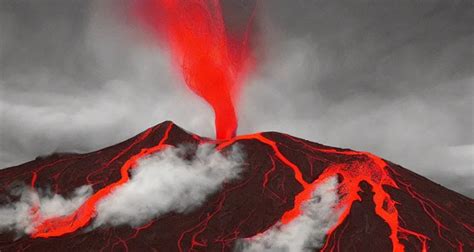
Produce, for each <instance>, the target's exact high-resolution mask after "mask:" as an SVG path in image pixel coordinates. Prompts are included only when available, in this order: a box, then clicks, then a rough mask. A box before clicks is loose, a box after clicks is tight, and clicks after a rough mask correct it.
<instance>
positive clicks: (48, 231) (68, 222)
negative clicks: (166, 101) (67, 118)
mask: <svg viewBox="0 0 474 252" xmlns="http://www.w3.org/2000/svg"><path fill="white" fill-rule="evenodd" d="M171 128H172V124H170V125H169V126H168V128H167V129H166V132H165V135H164V137H163V138H162V139H161V141H160V142H159V143H158V145H156V146H154V147H151V148H147V149H143V150H141V151H140V153H138V154H137V155H134V156H133V157H131V158H130V159H128V160H127V162H125V164H124V165H123V166H122V167H121V169H120V175H121V178H120V180H119V181H116V182H114V183H112V184H110V185H108V186H106V187H104V188H102V189H100V190H99V191H97V192H96V193H94V194H93V195H92V196H91V197H90V198H88V199H87V200H86V202H84V203H83V204H82V205H81V206H80V207H79V209H77V210H76V211H74V212H73V213H71V214H69V215H66V216H60V217H53V218H50V219H42V218H41V213H40V212H39V206H34V207H33V209H32V212H33V213H32V214H34V216H33V220H34V221H35V224H36V225H35V227H34V229H35V230H34V232H33V233H32V234H31V237H33V238H39V237H42V238H48V237H57V236H62V235H64V234H69V233H72V232H74V231H76V230H78V229H80V228H82V227H84V226H86V225H87V224H88V223H89V222H90V221H91V220H92V218H94V217H95V216H96V214H97V213H96V206H97V203H98V202H99V201H100V200H101V199H103V198H104V197H106V196H107V195H109V194H110V193H111V192H112V191H113V190H114V189H115V188H117V187H119V186H120V185H123V184H124V183H126V182H127V181H128V180H129V178H130V176H129V173H128V172H129V170H130V169H133V168H134V167H135V165H136V164H137V161H138V160H139V159H140V158H142V157H144V156H147V155H150V154H152V153H155V152H157V151H159V150H162V149H163V148H165V147H166V146H167V145H166V144H164V142H165V141H166V139H167V138H168V134H169V131H170V130H171ZM150 133H151V129H149V130H147V131H146V132H144V133H143V134H142V135H141V136H140V137H139V138H138V139H139V140H140V139H145V138H146V137H147V136H148V135H149V134H150ZM35 179H36V178H35V177H33V181H35ZM33 183H34V182H32V184H33Z"/></svg>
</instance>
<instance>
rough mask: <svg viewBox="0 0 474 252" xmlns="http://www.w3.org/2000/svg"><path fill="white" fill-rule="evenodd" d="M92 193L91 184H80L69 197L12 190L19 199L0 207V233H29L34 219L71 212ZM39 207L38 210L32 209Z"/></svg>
mask: <svg viewBox="0 0 474 252" xmlns="http://www.w3.org/2000/svg"><path fill="white" fill-rule="evenodd" d="M91 194H92V187H91V186H88V185H87V186H81V187H79V188H77V189H76V190H74V192H73V193H72V194H71V195H70V196H69V197H63V196H61V195H59V194H53V193H50V192H48V193H41V192H40V193H38V192H36V191H34V190H32V189H31V188H28V187H22V188H21V189H18V190H15V191H12V195H16V196H19V197H20V200H19V201H17V202H14V203H11V204H9V205H6V206H1V207H0V233H1V232H10V231H14V232H16V233H18V234H29V233H31V232H32V231H33V229H34V225H35V222H34V219H36V218H41V219H43V218H51V217H55V216H62V215H67V214H70V213H72V212H73V211H74V210H76V209H77V208H78V207H79V206H80V205H81V204H82V203H84V201H85V200H86V199H87V198H88V197H89V196H90V195H91ZM35 207H39V209H37V210H38V211H33V209H34V208H35Z"/></svg>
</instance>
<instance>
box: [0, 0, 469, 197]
mask: <svg viewBox="0 0 474 252" xmlns="http://www.w3.org/2000/svg"><path fill="white" fill-rule="evenodd" d="M127 4H128V1H127V0H119V1H112V0H106V1H99V0H70V1H64V0H2V1H0V167H8V166H12V165H16V164H20V163H22V162H25V161H28V160H31V159H33V158H35V157H36V156H38V155H45V154H49V153H52V152H64V151H74V152H88V151H93V150H96V149H98V148H102V147H105V146H109V145H111V144H114V143H117V142H119V141H122V140H124V139H126V138H129V137H131V136H133V135H135V134H137V133H139V132H141V131H143V130H145V129H146V128H147V127H150V126H153V125H155V124H157V123H160V122H162V121H164V120H173V121H174V122H176V123H177V124H178V125H180V126H182V127H183V128H185V129H187V130H189V131H192V132H196V133H199V134H201V135H204V136H213V134H214V127H213V114H212V112H211V110H210V109H209V107H208V106H207V105H206V104H204V103H203V102H202V101H201V100H200V99H199V98H197V97H196V96H194V95H193V94H192V93H191V92H190V91H188V90H187V89H186V88H185V85H184V84H183V83H182V79H181V77H180V76H179V73H178V72H176V71H175V69H174V68H172V67H171V66H170V60H169V56H168V53H167V51H166V49H164V48H163V47H162V46H161V45H160V44H159V43H156V41H155V40H154V38H152V36H150V34H147V33H146V32H145V31H144V30H143V29H140V28H139V27H138V26H137V24H136V23H134V22H133V20H131V18H130V17H129V16H128V14H127ZM253 6H255V1H254V0H225V1H224V10H225V12H224V15H225V19H226V21H227V22H228V23H229V24H232V25H236V24H239V23H240V22H244V21H245V20H246V19H247V18H248V15H249V13H250V10H251V9H252V8H253ZM253 44H254V51H255V55H256V58H257V65H256V69H255V71H254V72H253V74H252V76H251V77H250V78H249V79H248V80H247V82H246V83H245V86H244V90H243V94H242V96H241V99H240V101H239V118H240V127H239V130H238V132H239V134H243V133H251V132H255V131H269V130H277V131H281V132H286V133H290V134H292V135H295V136H299V137H303V138H306V139H309V140H312V141H315V142H320V143H323V144H328V145H334V146H339V147H349V148H353V149H357V150H365V151H370V152H373V153H375V154H377V155H379V156H382V157H384V158H386V159H389V160H391V161H393V162H395V163H398V164H400V165H402V166H405V167H407V168H409V169H411V170H413V171H415V172H417V173H420V174H422V175H424V176H427V177H429V178H430V179H432V180H434V181H436V182H438V183H441V184H443V185H445V186H447V187H449V188H451V189H454V190H457V191H459V192H461V193H464V194H466V195H469V196H471V197H472V196H474V183H472V181H473V179H474V167H473V166H474V134H473V113H474V111H473V95H474V2H473V1H471V0H449V1H448V0H439V1H435V0H417V1H413V0H409V1H408V0H397V1H392V0H390V1H389V0H382V1H380V0H363V1H354V0H346V1H344V0H338V1H335V0H292V1H288V0H271V1H270V0H268V1H260V2H259V3H258V5H257V19H256V28H255V32H254V39H253Z"/></svg>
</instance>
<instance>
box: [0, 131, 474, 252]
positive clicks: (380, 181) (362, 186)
mask: <svg viewBox="0 0 474 252" xmlns="http://www.w3.org/2000/svg"><path fill="white" fill-rule="evenodd" d="M204 142H211V143H212V141H210V140H209V139H204V138H200V137H199V136H196V135H193V134H190V133H188V132H185V131H184V130H182V129H181V128H179V127H178V126H176V125H174V124H173V123H171V122H164V123H162V124H159V125H157V126H155V127H153V128H150V129H148V130H147V131H145V132H143V133H141V134H139V135H137V136H135V137H133V138H131V139H129V140H127V141H124V142H122V143H119V144H117V145H114V146H111V147H108V148H105V149H102V150H99V151H96V152H92V153H87V154H54V155H51V156H48V157H42V158H37V159H36V160H34V161H31V162H28V163H25V164H22V165H19V166H15V167H10V168H7V169H3V170H0V204H2V205H4V204H7V203H8V202H11V201H12V200H15V199H14V196H12V195H10V192H11V189H12V188H13V187H15V186H16V185H18V183H21V182H23V183H25V184H28V185H31V186H33V187H34V188H48V187H49V188H51V189H52V190H53V191H54V192H55V193H58V194H61V195H67V194H68V193H71V192H72V191H73V190H74V189H75V188H77V187H80V186H82V185H86V184H89V185H92V186H93V189H94V192H99V191H101V190H103V189H104V188H107V186H110V185H111V184H113V183H114V182H116V181H119V180H121V179H122V178H123V175H124V174H123V169H124V167H125V166H127V165H129V166H130V168H133V164H130V160H131V159H132V158H133V157H136V156H137V155H138V154H140V153H143V150H148V152H147V151H145V153H151V152H152V151H160V150H161V146H162V145H163V146H164V145H172V146H178V145H181V144H199V143H204ZM214 144H216V148H217V149H219V150H222V151H225V150H226V149H227V148H229V147H230V146H232V145H234V144H239V145H240V146H241V148H242V150H243V152H244V153H245V156H246V159H245V165H244V170H243V173H242V176H241V178H240V179H239V180H235V181H232V182H230V183H228V184H226V185H225V186H224V187H223V189H222V190H221V191H220V192H219V193H216V194H213V195H212V196H211V197H209V198H208V199H207V201H206V203H205V204H204V205H202V206H201V207H199V208H198V209H195V210H193V211H192V212H189V213H186V214H177V213H171V214H167V215H164V216H161V217H160V218H159V219H157V220H153V221H151V222H149V223H147V224H145V225H143V226H140V227H133V228H132V227H129V226H119V227H106V228H98V229H94V230H89V229H87V225H88V224H90V219H84V222H83V223H82V224H81V225H79V224H78V223H79V221H78V219H79V220H80V219H81V217H83V216H82V215H83V213H76V214H75V215H72V216H70V218H63V219H61V220H60V221H57V222H56V224H55V225H53V226H51V225H50V226H44V227H42V226H40V227H39V228H38V230H37V231H36V232H35V233H32V234H29V236H27V235H25V236H21V237H18V235H17V234H15V233H13V232H9V233H3V234H0V251H10V250H13V251H17V250H27V251H38V250H47V251H51V250H53V251H57V250H106V251H111V250H119V251H120V250H132V251H148V250H155V249H157V250H159V251H190V250H194V251H231V250H233V249H234V246H235V242H236V241H237V240H238V239H240V238H248V237H253V236H255V235H257V234H259V233H262V232H264V231H265V230H267V229H269V228H270V227H271V226H273V225H274V224H275V223H277V222H278V221H281V222H282V223H287V222H291V219H292V218H293V217H294V215H297V214H298V207H299V204H301V202H300V201H301V199H303V200H304V199H305V195H307V194H308V192H311V191H312V190H314V188H316V187H317V186H318V183H319V181H320V180H322V179H323V178H324V177H328V176H337V177H338V179H339V181H340V188H339V194H340V197H341V204H342V205H344V206H346V208H345V209H346V210H345V211H344V212H343V213H342V215H341V217H340V219H339V221H338V223H337V224H336V225H334V227H333V228H332V229H331V230H330V231H329V232H328V235H327V237H326V240H325V243H324V245H323V246H322V248H321V250H322V251H403V250H405V251H426V250H427V251H472V250H473V249H474V201H473V200H472V199H470V198H467V197H465V196H463V195H460V194H458V193H456V192H453V191H451V190H449V189H446V188H444V187H442V186H440V185H438V184H436V183H434V182H432V181H430V180H428V179H426V178H424V177H422V176H420V175H418V174H415V173H413V172H411V171H409V170H407V169H405V168H403V167H400V166H398V165H396V164H393V163H391V162H388V161H385V160H383V159H380V158H378V157H376V156H374V155H371V154H370V153H362V152H356V151H352V150H349V149H339V148H333V147H328V146H323V145H320V144H316V143H312V142H309V141H306V140H303V139H299V138H295V137H291V136H289V135H285V134H281V133H275V132H266V133H258V134H254V135H249V136H239V137H237V138H234V139H232V140H229V141H224V142H219V143H214ZM121 172H122V173H121ZM65 221H70V222H71V223H69V222H68V223H66V224H64V222H65ZM57 223H59V224H57ZM60 225H63V226H61V228H58V226H60ZM64 225H66V227H67V228H70V227H71V226H74V228H73V229H69V231H64V228H65V227H64ZM58 230H59V231H58ZM61 230H63V231H64V232H63V231H61ZM60 231H61V232H60Z"/></svg>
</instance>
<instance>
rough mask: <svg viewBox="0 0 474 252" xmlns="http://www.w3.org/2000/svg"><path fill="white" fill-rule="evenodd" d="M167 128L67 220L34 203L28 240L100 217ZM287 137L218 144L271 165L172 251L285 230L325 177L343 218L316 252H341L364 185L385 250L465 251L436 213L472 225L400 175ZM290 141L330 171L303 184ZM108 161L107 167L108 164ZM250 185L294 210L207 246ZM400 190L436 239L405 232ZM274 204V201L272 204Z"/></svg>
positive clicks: (219, 203)
mask: <svg viewBox="0 0 474 252" xmlns="http://www.w3.org/2000/svg"><path fill="white" fill-rule="evenodd" d="M172 128H173V124H169V125H167V126H166V128H165V127H164V128H163V132H164V133H163V135H162V137H161V139H160V140H158V141H156V140H154V141H153V144H152V145H151V146H150V145H148V146H147V147H146V148H143V149H141V151H138V150H137V152H136V153H138V154H135V155H131V156H129V157H128V158H127V159H125V161H124V163H123V165H122V166H121V168H120V177H119V178H118V179H116V180H114V181H112V182H111V183H109V184H108V185H106V186H105V187H103V188H101V189H99V190H97V191H96V192H95V193H94V194H93V195H92V196H90V197H89V198H88V199H87V200H86V201H85V203H84V204H83V205H82V206H80V207H79V208H78V209H77V210H76V211H74V212H73V213H71V214H69V215H67V216H58V217H53V218H48V219H45V218H44V217H42V216H41V205H40V204H39V203H38V205H34V206H33V207H32V209H31V214H32V220H33V222H34V223H33V224H34V227H35V230H34V232H33V233H32V234H31V237H32V238H51V237H60V236H63V235H66V234H70V233H74V232H76V231H79V230H80V229H81V228H83V227H86V226H87V225H89V224H90V223H91V222H92V220H93V219H94V218H95V216H96V215H97V212H96V211H97V210H96V207H97V204H98V203H99V202H100V201H101V200H102V199H103V198H105V197H107V196H108V195H109V194H110V192H111V191H113V190H114V189H115V188H117V187H119V186H121V185H123V184H124V183H127V181H128V180H129V179H130V177H129V176H130V175H129V170H130V169H133V168H135V166H136V163H137V161H138V160H139V159H140V158H143V157H145V156H147V155H150V154H152V153H154V152H156V151H160V150H162V149H163V148H166V146H168V143H169V144H172V143H173V141H171V142H169V139H168V138H171V136H174V137H176V135H174V134H175V133H173V131H172ZM165 129H166V130H165ZM151 132H152V131H151V130H148V131H146V132H144V133H143V134H141V135H139V136H138V137H136V138H135V139H134V141H133V142H131V144H130V145H128V146H126V147H123V149H121V150H120V151H118V152H117V153H116V154H115V155H113V156H111V159H110V160H118V159H119V158H120V156H121V155H124V153H125V152H126V150H129V149H131V148H133V146H136V145H140V143H141V142H143V141H144V140H145V139H147V138H151V137H150V134H152V133H151ZM170 132H171V133H170ZM190 138H191V139H195V140H197V141H196V143H197V144H203V143H209V142H214V141H210V140H209V139H205V138H199V137H198V136H195V135H194V136H192V137H190ZM285 138H286V139H287V140H286V141H287V142H284V141H279V140H275V139H274V138H272V137H271V135H268V136H267V135H266V133H256V134H252V135H246V136H237V137H235V138H232V139H229V140H225V141H218V142H215V143H216V144H217V145H216V149H217V150H218V151H223V152H225V149H226V148H227V147H230V146H232V145H233V144H234V143H239V144H244V146H255V147H257V148H258V149H260V150H261V151H262V152H261V153H260V154H263V153H267V154H268V156H266V157H268V158H269V160H268V161H269V162H267V164H268V165H269V167H265V166H264V167H261V166H259V164H260V163H252V164H253V166H252V167H249V169H250V170H254V171H255V172H259V171H262V169H263V170H264V171H263V172H262V173H260V174H261V177H260V178H261V180H257V181H261V184H258V183H257V184H255V183H253V184H248V182H249V181H250V180H251V179H254V178H253V177H252V176H247V177H246V178H245V179H242V181H239V182H237V183H235V184H233V185H231V186H226V187H225V188H224V189H223V190H222V191H220V192H219V194H218V197H216V198H214V199H213V200H212V202H208V203H209V205H211V206H212V207H211V208H209V210H208V211H204V212H200V213H199V214H200V217H199V218H198V221H196V222H195V223H193V224H192V225H189V226H186V228H183V229H181V230H179V233H176V236H175V237H176V240H173V241H171V242H177V244H176V245H177V249H178V250H179V251H192V250H199V249H200V248H207V247H208V246H211V243H212V242H219V243H222V247H223V248H231V247H232V244H234V242H235V241H236V240H238V239H241V238H248V237H251V238H252V237H256V236H258V235H259V234H262V233H263V232H265V230H266V229H268V228H270V227H271V226H272V225H274V224H275V223H276V221H278V220H279V221H280V223H281V224H282V225H287V224H289V223H291V222H292V221H294V220H295V219H296V218H298V217H299V216H300V215H301V214H302V206H303V204H304V203H305V202H306V201H307V200H309V199H310V198H311V196H312V193H313V192H314V190H315V189H316V188H318V187H319V186H320V184H321V183H322V182H324V181H326V180H327V178H329V177H334V176H337V177H338V179H339V182H340V183H339V186H338V193H339V195H340V200H339V203H338V205H337V206H336V209H334V210H335V212H338V213H340V215H338V216H339V217H338V220H337V222H336V224H334V225H333V227H331V229H330V230H329V231H328V232H327V238H326V240H325V243H324V245H323V247H322V248H321V251H339V249H340V248H344V239H347V235H348V234H344V230H345V227H346V225H347V223H348V222H351V219H350V218H351V215H352V213H353V210H354V209H355V208H356V207H354V206H357V204H360V202H363V201H366V200H367V198H364V197H365V196H363V194H361V193H362V192H363V191H365V190H364V189H363V188H362V187H361V184H368V186H369V187H370V191H371V193H372V196H371V197H370V199H369V200H370V201H371V202H372V203H373V208H364V211H367V212H366V213H368V214H371V215H373V216H376V218H377V219H380V221H381V222H382V223H384V224H383V225H384V226H385V227H386V228H387V233H385V234H384V236H383V237H385V239H386V240H387V243H388V246H390V249H388V247H385V248H387V250H385V251H389V250H391V251H397V252H398V251H405V250H406V249H407V250H410V249H411V248H413V247H410V248H408V247H407V244H408V246H413V244H414V243H415V244H417V245H416V246H415V248H417V250H416V251H427V250H428V249H430V248H433V247H432V244H433V243H432V242H433V241H434V240H437V242H439V240H443V241H445V242H446V244H448V246H450V247H452V248H453V249H455V250H458V251H462V247H463V246H464V244H463V243H462V242H461V241H460V240H457V238H456V237H454V238H453V237H452V236H451V235H450V232H451V228H452V227H453V226H450V225H451V224H452V223H451V224H450V223H446V222H445V221H446V220H443V218H442V217H441V215H440V213H442V214H443V215H444V214H447V215H450V216H452V217H453V220H455V222H456V223H455V224H454V225H459V226H460V227H461V226H462V227H464V228H465V229H466V230H468V231H469V232H472V230H473V229H472V226H471V225H470V224H469V223H463V222H462V221H460V220H457V219H455V218H454V217H455V216H453V213H451V212H450V211H449V209H447V208H444V207H443V206H442V205H440V204H439V203H436V202H434V201H432V200H431V199H429V198H427V197H425V196H423V195H422V194H420V193H419V192H418V191H416V190H413V189H412V186H411V185H410V184H408V183H407V182H405V181H402V180H399V179H398V177H397V176H398V173H397V170H394V169H393V167H392V166H391V165H388V164H387V162H385V161H384V160H383V159H381V158H379V157H377V156H375V155H373V154H370V153H366V152H358V151H353V150H346V149H337V148H332V147H326V146H321V147H319V146H318V145H313V144H309V143H307V142H305V141H304V140H301V139H297V138H294V137H291V136H288V135H285ZM288 142H292V144H296V146H298V148H297V149H298V150H297V151H298V152H300V153H302V154H304V153H308V154H309V155H311V156H313V157H328V158H329V159H327V160H326V161H325V163H326V164H327V166H324V168H323V169H322V170H321V173H319V174H318V175H317V176H314V177H312V178H308V177H307V174H308V170H307V169H306V168H305V167H304V166H302V165H303V163H304V162H302V161H303V160H304V158H302V159H301V158H297V157H295V156H293V154H291V153H295V152H290V153H288V152H287V151H288V150H289V147H290V146H291V145H287V144H288ZM292 151H293V150H292ZM257 156H261V155H256V156H255V157H257ZM309 157H310V156H307V158H309ZM257 158H259V157H257ZM295 158H296V159H295ZM249 160H252V159H249ZM56 162H61V161H56ZM56 162H55V163H56ZM108 163H109V162H107V163H106V164H108ZM263 163H264V162H263ZM263 163H262V164H263ZM48 165H49V164H48ZM255 165H256V166H255ZM43 167H46V166H39V170H41V169H43ZM39 170H35V172H33V173H32V176H31V185H32V186H35V183H37V180H38V178H39V175H38V174H37V173H38V172H39ZM282 170H285V173H282ZM95 171H96V170H93V172H95ZM277 172H278V173H279V174H287V175H285V177H284V178H285V179H287V178H288V179H289V180H290V181H287V180H278V179H277V178H278V177H276V176H274V175H275V173H277ZM288 175H290V177H288ZM291 175H293V176H291ZM275 179H277V180H275ZM87 181H88V182H89V177H88V178H87ZM277 181H279V182H277ZM283 181H285V182H283ZM280 182H281V184H280ZM91 183H92V182H91ZM290 184H293V185H298V186H300V189H297V190H296V191H294V194H291V195H285V194H280V193H275V192H274V191H272V190H274V189H275V188H279V187H285V186H286V185H290ZM247 186H256V187H257V188H262V189H263V190H262V191H263V192H265V193H264V194H266V195H267V196H268V197H270V198H273V199H275V200H276V201H281V202H282V203H285V202H291V205H289V207H287V208H285V211H283V212H280V214H279V215H278V216H277V218H276V219H274V220H273V222H272V223H270V224H272V225H266V226H262V227H261V228H259V229H257V230H254V231H252V233H250V235H249V233H247V235H245V233H241V232H245V231H244V228H243V226H242V225H247V224H244V223H247V222H248V220H249V218H251V215H252V214H251V212H250V215H243V216H240V218H241V219H239V222H238V223H237V224H235V223H234V224H233V225H235V227H234V228H233V229H232V228H231V229H229V230H227V231H228V232H224V231H222V233H219V235H218V236H217V237H215V239H216V240H212V241H211V240H207V239H208V238H207V236H205V232H207V231H209V230H214V229H215V226H213V225H216V224H215V222H216V219H218V221H219V223H220V224H222V223H223V222H221V221H222V220H221V219H219V218H223V216H226V214H225V213H226V212H227V213H228V211H229V208H228V206H227V208H226V204H228V203H229V202H227V200H228V197H229V195H231V194H233V193H234V191H237V190H242V189H243V188H245V187H247ZM402 189H406V196H408V197H410V199H412V200H415V202H416V203H417V204H418V205H420V206H421V208H420V210H421V211H422V212H424V215H421V216H427V217H428V218H430V219H431V222H432V223H434V224H435V226H434V228H435V229H436V232H435V233H433V232H431V233H426V231H427V230H426V229H424V226H423V227H421V229H420V228H419V227H418V226H410V224H407V221H406V219H405V217H406V212H404V211H406V210H404V208H403V207H404V203H406V202H407V201H406V200H405V201H404V200H402V201H399V199H397V200H395V199H394V195H393V194H391V193H390V190H402ZM257 191H258V190H257ZM252 192H255V190H252ZM276 201H274V202H275V203H276ZM226 202H227V203H226ZM231 205H232V203H231ZM435 209H436V210H435ZM404 214H405V215H404ZM173 218H174V217H173ZM161 221H162V220H161ZM159 222H160V220H156V219H154V220H150V222H149V223H146V224H144V225H143V226H141V227H138V228H134V230H135V231H134V232H133V234H130V236H129V238H127V239H126V240H128V239H130V240H131V239H134V237H136V236H137V235H138V233H139V232H141V231H143V230H145V229H148V228H150V227H152V226H154V225H155V224H156V223H159ZM213 222H214V223H213ZM220 224H219V225H220ZM227 224H228V223H227V222H226V225H227ZM241 226H242V228H241ZM385 235H386V236H385ZM121 241H122V243H123V245H124V246H125V247H127V246H128V245H127V242H124V241H123V240H121ZM438 244H439V243H438ZM223 251H224V249H223Z"/></svg>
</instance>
